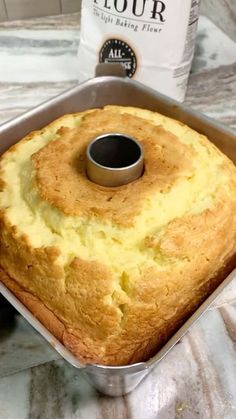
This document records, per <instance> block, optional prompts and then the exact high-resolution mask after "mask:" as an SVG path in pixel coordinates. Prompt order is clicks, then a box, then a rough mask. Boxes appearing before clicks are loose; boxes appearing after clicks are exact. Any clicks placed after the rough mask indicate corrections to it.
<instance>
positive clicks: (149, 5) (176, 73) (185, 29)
mask: <svg viewBox="0 0 236 419" xmlns="http://www.w3.org/2000/svg"><path fill="white" fill-rule="evenodd" d="M199 6H200V0H162V1H159V0H83V2H82V24H81V40H80V46H79V53H78V55H79V81H80V82H82V81H84V80H87V79H88V78H91V77H93V76H94V73H95V67H96V65H97V64H98V63H120V64H122V65H123V66H124V67H125V69H126V74H127V77H129V78H132V79H136V80H138V81H140V82H141V83H143V84H146V85H147V86H150V87H152V88H154V89H156V90H158V91H159V92H161V93H164V94H166V95H168V96H170V97H172V98H174V99H177V100H179V101H183V100H184V96H185V93H186V88H187V82H188V76H189V72H190V68H191V62H192V58H193V53H194V44H195V38H196V32H197V22H198V16H199Z"/></svg>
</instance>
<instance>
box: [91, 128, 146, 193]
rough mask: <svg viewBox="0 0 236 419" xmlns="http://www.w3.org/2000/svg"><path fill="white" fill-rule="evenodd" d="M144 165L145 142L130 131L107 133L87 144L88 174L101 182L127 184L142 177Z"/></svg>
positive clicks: (103, 183)
mask: <svg viewBox="0 0 236 419" xmlns="http://www.w3.org/2000/svg"><path fill="white" fill-rule="evenodd" d="M143 168H144V154H143V148H142V145H141V144H140V143H139V142H138V141H137V140H136V139H134V138H132V137H130V136H128V135H125V134H119V133H108V134H104V135H101V136H99V137H97V138H95V139H93V140H92V141H91V142H90V143H89V145H88V147H87V150H86V171H87V176H88V178H89V179H90V180H91V181H92V182H94V183H97V184H98V185H101V186H106V187H117V186H122V185H126V184H128V183H130V182H133V181H134V180H136V179H138V178H139V177H141V176H142V174H143Z"/></svg>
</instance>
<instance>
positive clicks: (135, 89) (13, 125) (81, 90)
mask: <svg viewBox="0 0 236 419" xmlns="http://www.w3.org/2000/svg"><path fill="white" fill-rule="evenodd" d="M112 71H113V70H112V69H111V70H110V68H109V70H107V68H102V69H101V68H100V70H99V75H101V72H102V73H103V72H105V74H106V75H105V76H101V77H97V78H94V79H92V80H89V81H88V82H85V83H83V84H81V85H79V86H76V87H74V88H72V89H70V90H68V91H66V92H64V93H63V94H61V95H59V96H57V97H55V98H54V99H52V100H50V101H47V102H45V103H43V104H42V105H40V106H38V107H37V108H34V109H32V110H31V111H29V112H26V113H24V114H22V115H20V116H19V117H17V118H15V119H13V120H11V121H9V122H7V123H6V124H4V125H1V126H0V154H1V153H2V152H4V151H5V150H7V149H8V148H9V147H10V146H11V145H13V144H15V143H16V142H17V141H18V140H19V139H21V138H23V137H24V136H25V135H27V134H28V133H29V132H30V131H34V130H38V129H41V128H43V127H44V126H46V125H47V124H49V123H50V122H52V121H53V120H55V119H56V118H59V117H60V116H62V115H64V114H68V113H76V112H80V111H83V110H86V109H88V108H97V107H103V106H105V105H108V104H109V105H112V104H113V105H123V106H136V107H141V108H146V109H150V110H153V111H157V112H160V113H162V114H164V115H166V116H168V117H171V118H175V119H177V120H179V121H181V122H183V123H185V124H187V125H189V126H190V127H191V128H193V129H195V130H196V131H198V132H200V133H202V134H205V135H206V136H207V137H208V138H209V139H210V140H211V141H212V142H213V143H214V144H215V145H216V146H218V147H219V148H220V149H221V150H222V151H223V152H224V153H225V154H227V155H228V156H229V157H230V158H231V160H233V161H234V163H236V137H235V134H234V132H233V131H232V130H230V129H228V128H226V127H225V126H223V125H221V124H219V123H217V122H215V121H214V120H212V119H210V118H207V117H206V116H204V115H202V114H200V113H198V112H195V111H192V110H190V109H189V108H187V107H186V106H184V105H182V104H179V103H178V102H176V101H174V100H172V99H169V98H167V97H165V96H163V95H161V94H159V93H157V92H155V91H153V90H151V89H149V88H147V87H145V86H143V85H141V84H140V83H138V82H134V81H130V80H127V79H125V78H123V77H117V76H113V75H110V76H109V75H107V73H108V74H110V73H112ZM103 74H104V73H103ZM234 278H236V269H235V270H233V271H232V272H231V274H230V275H229V276H227V278H225V279H224V280H223V281H222V283H221V284H220V285H219V286H218V287H217V289H216V290H215V291H214V292H213V293H212V294H211V295H210V297H208V298H207V299H206V300H205V302H204V303H203V304H202V305H201V306H200V307H199V308H198V309H197V310H196V311H195V313H194V314H193V315H192V316H191V317H190V318H189V319H188V320H187V321H186V322H185V323H184V325H183V326H182V327H181V328H180V329H179V330H178V331H177V333H176V334H175V335H174V336H173V337H172V338H171V339H170V340H169V341H168V342H167V343H166V345H165V346H164V347H163V348H162V349H161V350H160V351H159V352H158V353H157V354H156V355H155V356H154V357H153V358H151V359H150V360H149V361H147V362H142V363H138V364H133V365H128V366H124V367H123V366H122V367H108V366H101V365H86V366H85V365H82V364H80V362H79V361H78V359H76V358H75V357H74V356H73V354H72V353H70V352H69V351H68V350H67V349H66V348H65V347H64V346H63V345H62V344H61V343H60V342H59V341H58V340H57V339H56V338H55V337H54V336H53V335H52V334H51V333H49V332H48V330H47V329H46V328H45V327H44V326H43V325H42V324H41V323H40V322H39V321H38V320H37V319H36V318H35V317H34V316H33V315H32V314H31V313H30V312H29V310H28V309H26V307H25V306H24V305H23V304H22V303H21V302H20V301H19V300H18V299H17V298H16V297H15V296H14V295H13V294H12V293H11V292H10V291H9V290H8V289H7V288H6V287H5V286H4V285H3V284H2V283H0V292H1V293H2V295H3V296H4V297H5V298H6V299H7V300H8V301H9V302H10V303H11V304H12V305H13V306H14V307H15V308H16V310H18V311H19V313H20V314H22V316H23V317H25V319H26V320H27V321H28V322H29V323H30V324H31V325H32V326H33V327H34V328H35V329H36V330H37V331H38V332H39V333H40V334H41V335H42V336H43V337H44V338H45V339H46V340H47V341H48V342H49V343H50V344H51V345H52V346H53V347H54V348H55V350H56V351H57V352H58V353H59V354H60V355H61V356H62V357H63V358H64V359H65V360H66V361H67V362H68V363H69V364H71V365H73V366H74V367H75V368H78V369H81V370H83V371H84V372H85V373H86V375H87V377H88V379H89V380H90V382H91V384H92V385H93V386H94V387H95V388H97V389H98V390H99V391H101V392H102V393H104V394H108V395H110V396H120V395H124V394H127V393H129V392H130V391H132V390H133V389H134V388H135V387H136V386H137V385H138V384H139V383H140V382H141V380H142V379H143V378H144V377H145V376H146V375H147V374H148V372H149V371H150V370H151V369H152V368H153V367H154V366H156V365H157V364H158V363H159V362H160V361H161V360H162V358H163V357H164V356H166V354H167V353H168V352H169V351H170V349H171V348H173V346H174V345H175V344H176V343H177V342H178V341H179V340H180V339H181V338H182V337H183V336H184V334H185V333H186V332H187V331H188V330H189V328H190V327H191V326H192V325H193V324H194V323H195V322H196V321H197V320H198V319H199V318H200V317H201V316H202V314H203V313H204V312H205V311H206V310H207V308H209V306H210V305H211V304H212V302H213V301H214V300H215V299H216V297H217V296H218V295H219V294H220V292H221V291H222V290H223V289H224V288H225V287H226V286H227V285H228V284H229V283H230V281H231V280H233V279H234Z"/></svg>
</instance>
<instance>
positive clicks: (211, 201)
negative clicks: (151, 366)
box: [0, 106, 236, 365]
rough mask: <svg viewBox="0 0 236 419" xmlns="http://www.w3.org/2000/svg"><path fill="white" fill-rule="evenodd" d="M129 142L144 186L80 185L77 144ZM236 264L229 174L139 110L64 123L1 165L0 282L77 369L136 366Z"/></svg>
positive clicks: (221, 159)
mask: <svg viewBox="0 0 236 419" xmlns="http://www.w3.org/2000/svg"><path fill="white" fill-rule="evenodd" d="M111 132H118V133H122V134H127V135H129V136H131V137H134V138H136V139H137V140H139V141H140V143H141V144H142V147H143V150H144V158H145V169H144V173H143V176H142V177H140V178H139V179H138V180H136V181H134V182H132V183H129V184H128V185H124V186H120V187H117V188H106V187H102V186H99V185H97V184H95V183H93V182H91V181H89V180H88V178H87V176H86V167H85V162H86V159H85V152H86V147H87V145H88V143H89V142H90V141H91V140H92V139H94V138H95V137H97V136H98V135H102V134H105V133H111ZM235 254H236V167H235V166H234V164H233V163H232V162H231V161H230V160H229V159H228V158H227V157H226V156H225V155H223V154H222V153H221V152H220V151H219V150H218V149H217V148H216V147H215V146H214V145H213V144H212V143H211V142H210V141H208V139H207V138H206V137H204V136H203V135H200V134H199V133H197V132H195V131H193V130H192V129H190V128H189V127H188V126H186V125H184V124H182V123H180V122H178V121H175V120H173V119H170V118H167V117H165V116H163V115H160V114H158V113H155V112H151V111H148V110H143V109H138V108H131V107H116V106H107V107H105V108H104V109H94V110H88V111H85V112H83V113H78V114H74V115H66V116H64V117H62V118H61V119H59V120H57V121H54V122H53V123H52V124H51V125H49V126H47V127H46V128H44V129H42V130H41V131H37V132H33V133H31V134H29V135H28V136H27V137H26V138H24V139H23V140H21V141H19V142H18V143H17V144H16V145H15V146H13V147H12V148H10V149H9V150H8V151H7V152H6V153H5V154H4V155H3V156H2V157H1V159H0V266H1V270H0V278H1V281H2V282H3V283H4V284H6V286H7V287H8V288H9V289H10V290H12V291H13V293H14V294H15V295H16V296H17V297H18V298H19V299H20V300H21V301H22V302H23V304H24V305H25V306H26V307H28V308H29V310H30V311H31V312H32V313H33V314H34V315H35V316H36V317H37V318H38V319H39V320H40V321H41V322H42V323H43V324H44V325H45V326H46V327H47V328H48V330H50V331H51V332H52V333H53V334H54V335H55V336H56V337H57V338H58V339H59V340H60V341H61V342H62V343H63V344H64V345H65V346H66V347H67V348H68V349H69V350H70V351H71V352H73V353H74V354H75V355H76V356H77V357H78V359H79V360H80V361H81V362H82V363H97V364H102V365H125V364H131V363H134V362H139V361H145V360H147V359H149V358H150V357H151V356H152V355H154V354H155V353H156V352H157V350H158V349H159V348H161V346H162V345H163V344H164V343H165V342H166V341H167V340H168V339H169V338H170V337H171V336H172V335H173V333H174V332H175V331H176V330H177V329H178V328H179V327H180V325H181V324H182V323H183V322H184V321H185V320H186V319H187V318H188V317H189V316H190V315H191V314H192V313H193V311H194V310H195V309H196V308H197V307H198V306H199V305H200V303H201V302H202V301H203V300H204V299H205V298H206V297H207V296H208V295H209V293H211V292H212V291H213V290H214V289H215V288H216V287H217V285H218V284H219V283H220V282H221V281H222V278H223V277H225V275H226V274H227V272H228V271H229V269H232V265H233V263H234V261H235V259H234V257H235Z"/></svg>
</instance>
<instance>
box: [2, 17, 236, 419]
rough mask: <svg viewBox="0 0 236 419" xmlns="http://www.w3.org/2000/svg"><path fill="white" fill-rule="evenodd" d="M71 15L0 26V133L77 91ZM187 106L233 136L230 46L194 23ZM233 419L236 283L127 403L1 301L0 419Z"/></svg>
mask: <svg viewBox="0 0 236 419" xmlns="http://www.w3.org/2000/svg"><path fill="white" fill-rule="evenodd" d="M78 42H79V15H78V14H74V15H67V16H59V17H52V18H42V19H35V20H29V21H25V22H23V21H18V22H8V23H2V24H0V123H3V122H5V121H7V120H8V119H10V118H12V117H14V116H16V115H18V114H19V113H21V112H23V111H25V110H27V109H30V108H32V107H33V106H35V105H37V104H39V103H41V102H43V101H45V100H47V99H49V98H51V97H53V96H55V95H56V94H58V93H60V92H62V91H63V90H65V89H67V88H69V87H71V86H73V85H75V84H76V83H77V82H78V80H77V64H78V61H77V57H76V54H77V48H78ZM186 104H188V105H189V106H192V107H193V108H194V109H197V110H199V111H201V112H204V113H205V114H207V115H209V116H211V117H213V118H215V119H217V120H219V121H221V122H223V123H225V124H226V125H228V126H230V127H232V128H235V129H236V44H235V43H234V42H233V41H232V40H230V39H229V38H228V37H227V36H226V35H225V34H224V33H223V32H221V31H220V30H219V29H218V28H217V27H216V26H215V25H214V24H213V23H211V22H210V21H209V20H208V19H206V18H205V17H201V18H200V22H199V31H198V38H197V46H196V52H195V58H194V62H193V68H192V72H191V75H190V80H189V87H188V92H187V97H186ZM26 418H30V419H41V418H42V419H54V418H55V419H61V418H63V419H64V418H65V419H67V418H73V419H74V418H81V419H95V418H96V419H108V418H109V419H113V418H114V419H121V418H122V419H124V418H129V419H130V418H132V419H139V418H140V419H156V418H158V419H199V418H200V419H208V418H209V419H235V418H236V281H233V282H232V283H231V284H230V285H229V286H228V287H227V288H226V289H225V291H224V292H223V293H222V294H221V295H220V297H219V298H218V299H217V301H216V303H215V304H214V305H213V307H212V308H211V309H210V310H209V311H208V312H207V313H206V314H205V315H204V316H203V317H202V319H201V320H200V321H199V322H198V323H197V324H196V325H195V326H194V327H193V328H192V329H191V331H190V332H189V333H188V334H187V335H186V336H185V337H184V338H183V339H182V340H181V342H180V343H179V344H178V345H176V346H175V348H174V349H173V350H172V351H171V352H170V353H169V354H168V356H167V357H166V358H165V359H164V360H163V361H162V362H161V363H160V364H159V365H158V366H157V367H156V368H155V369H154V370H153V371H152V372H151V374H150V375H149V376H148V377H147V378H146V379H145V380H144V381H143V382H142V383H141V384H140V386H139V387H138V388H137V389H136V390H135V391H134V392H133V393H132V394H130V395H128V396H125V397H120V398H115V399H111V398H109V397H105V396H102V395H100V394H98V393H97V392H96V391H95V390H94V389H93V388H92V387H91V386H90V385H89V384H88V383H87V381H86V379H85V378H84V377H83V375H82V373H78V371H76V370H75V369H73V368H72V367H70V366H68V365H67V364H66V363H65V362H64V361H63V360H62V359H60V357H59V356H58V355H57V353H56V352H55V351H54V350H53V349H52V348H51V347H50V346H49V345H48V344H47V343H46V342H45V341H44V340H43V339H42V338H41V337H40V336H39V335H38V334H37V333H36V332H34V331H33V329H32V328H31V327H30V326H29V325H28V324H27V323H26V322H25V321H24V319H23V318H22V317H21V316H19V315H16V313H15V312H14V311H13V310H12V309H10V308H9V307H8V306H6V307H5V306H4V303H3V302H2V300H1V301H0V419H26Z"/></svg>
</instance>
